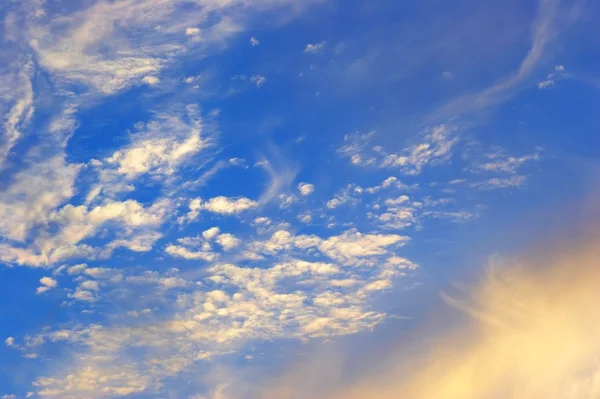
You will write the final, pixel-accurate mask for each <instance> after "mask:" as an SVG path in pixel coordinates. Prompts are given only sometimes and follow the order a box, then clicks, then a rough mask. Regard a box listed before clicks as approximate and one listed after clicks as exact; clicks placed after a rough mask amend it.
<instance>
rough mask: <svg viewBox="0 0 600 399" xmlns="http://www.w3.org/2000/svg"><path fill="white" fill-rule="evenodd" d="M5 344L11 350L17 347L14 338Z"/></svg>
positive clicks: (9, 338)
mask: <svg viewBox="0 0 600 399" xmlns="http://www.w3.org/2000/svg"><path fill="white" fill-rule="evenodd" d="M4 344H5V345H6V346H8V347H9V348H12V347H14V346H15V339H14V337H8V338H6V339H5V340H4Z"/></svg>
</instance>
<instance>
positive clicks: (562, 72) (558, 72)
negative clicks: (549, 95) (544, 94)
mask: <svg viewBox="0 0 600 399" xmlns="http://www.w3.org/2000/svg"><path fill="white" fill-rule="evenodd" d="M565 76H567V75H566V69H565V67H564V66H563V65H556V66H555V67H554V72H551V73H549V74H548V76H547V78H546V80H543V81H541V82H539V83H538V88H539V89H548V88H550V87H552V86H554V84H555V83H556V80H557V79H562V78H564V77H565Z"/></svg>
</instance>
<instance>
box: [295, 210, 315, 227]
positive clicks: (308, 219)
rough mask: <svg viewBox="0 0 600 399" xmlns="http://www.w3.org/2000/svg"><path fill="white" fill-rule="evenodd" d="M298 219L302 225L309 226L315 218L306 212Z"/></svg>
mask: <svg viewBox="0 0 600 399" xmlns="http://www.w3.org/2000/svg"><path fill="white" fill-rule="evenodd" d="M296 219H298V220H299V221H300V222H302V223H306V224H308V223H310V222H312V220H313V217H312V215H311V214H310V212H306V213H302V214H300V215H298V216H297V217H296Z"/></svg>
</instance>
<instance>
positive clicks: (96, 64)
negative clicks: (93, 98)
mask: <svg viewBox="0 0 600 399" xmlns="http://www.w3.org/2000/svg"><path fill="white" fill-rule="evenodd" d="M291 3H292V2H291V1H283V2H282V1H261V2H259V3H254V2H252V3H246V2H243V1H241V0H228V1H203V2H196V3H189V2H186V1H180V0H173V1H171V2H169V4H168V6H166V5H165V4H163V2H162V1H161V0H149V1H127V2H124V3H121V2H117V3H110V2H109V3H106V2H96V3H93V4H91V5H87V4H86V5H85V6H83V7H78V8H77V11H75V12H72V13H70V14H62V15H60V17H58V16H57V15H53V17H49V18H44V19H38V20H36V21H35V22H36V23H35V24H28V25H26V29H25V30H24V32H23V33H22V35H23V36H24V37H25V39H26V40H27V42H28V43H29V45H30V46H31V48H32V49H33V50H34V51H35V53H36V59H37V60H38V62H39V63H40V65H41V66H42V67H44V68H45V69H46V70H47V71H49V72H50V73H52V74H53V75H54V77H55V78H62V79H61V80H62V81H64V82H77V83H79V84H81V85H84V86H87V87H89V88H91V89H93V90H94V91H95V92H97V93H101V94H113V93H116V92H118V91H120V90H123V89H125V88H127V87H129V86H131V85H132V84H135V83H136V81H139V80H140V79H141V78H142V77H143V76H149V75H150V76H152V75H155V74H158V73H159V72H161V71H162V70H163V69H164V68H165V67H167V66H168V65H169V64H170V63H172V62H173V60H174V59H176V58H177V57H178V56H180V55H182V54H185V53H186V51H188V50H189V49H197V50H201V51H206V50H207V49H210V48H213V47H216V46H219V45H222V44H223V42H225V41H226V40H228V39H229V38H231V37H232V36H234V35H236V34H237V33H239V32H241V31H242V26H243V22H244V19H246V18H247V17H248V16H249V15H251V14H252V13H253V12H255V11H257V10H261V9H267V8H271V7H281V6H285V5H290V4H291ZM241 10H243V12H240V11H241ZM197 25H202V31H201V32H200V30H199V28H197V27H196V26H197ZM182 32H183V33H185V34H187V35H188V37H189V38H190V39H189V40H188V41H187V42H186V43H182V42H181V34H182Z"/></svg>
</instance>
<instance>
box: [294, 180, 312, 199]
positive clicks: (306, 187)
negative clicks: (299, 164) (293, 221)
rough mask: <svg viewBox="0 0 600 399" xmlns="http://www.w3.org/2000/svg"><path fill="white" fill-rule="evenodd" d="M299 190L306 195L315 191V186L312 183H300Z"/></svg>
mask: <svg viewBox="0 0 600 399" xmlns="http://www.w3.org/2000/svg"><path fill="white" fill-rule="evenodd" d="M298 191H300V194H301V195H302V196H303V197H306V196H308V195H311V194H312V193H314V192H315V186H314V185H312V184H310V183H300V184H298Z"/></svg>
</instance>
